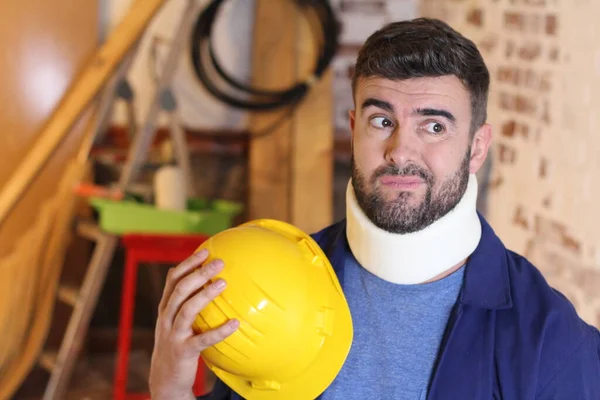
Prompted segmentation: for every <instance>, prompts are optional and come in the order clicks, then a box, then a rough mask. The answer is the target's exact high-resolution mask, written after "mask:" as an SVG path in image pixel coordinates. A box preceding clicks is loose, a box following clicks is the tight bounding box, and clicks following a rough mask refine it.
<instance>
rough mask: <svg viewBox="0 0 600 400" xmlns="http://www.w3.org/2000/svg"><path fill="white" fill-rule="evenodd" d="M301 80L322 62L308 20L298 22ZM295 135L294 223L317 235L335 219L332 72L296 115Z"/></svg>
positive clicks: (293, 144)
mask: <svg viewBox="0 0 600 400" xmlns="http://www.w3.org/2000/svg"><path fill="white" fill-rule="evenodd" d="M297 32H298V36H299V37H298V40H297V46H296V48H297V52H296V55H297V56H296V66H297V74H298V79H304V77H306V76H309V75H310V74H311V73H312V71H313V70H314V67H315V63H316V62H315V60H316V59H317V58H318V47H317V43H315V40H314V39H315V36H314V34H312V33H311V28H310V24H309V22H308V19H306V18H302V17H301V18H299V19H298V30H297ZM293 121H294V125H293V130H292V132H291V134H292V155H293V156H292V157H291V161H292V167H291V170H292V174H291V178H290V181H291V184H292V191H291V203H292V209H291V221H292V223H293V224H294V225H296V226H298V227H299V228H300V229H303V230H304V231H305V232H308V233H312V232H316V231H318V230H320V229H322V228H324V227H325V226H327V225H329V224H330V223H331V222H332V219H333V136H334V128H333V90H332V71H331V70H328V71H327V72H326V73H325V75H323V77H322V79H321V80H320V81H319V82H317V83H316V85H314V86H313V87H312V88H311V90H310V92H309V93H308V95H307V96H306V98H305V99H304V101H303V102H302V103H301V104H300V105H299V107H298V109H297V110H296V112H295V114H294V119H293Z"/></svg>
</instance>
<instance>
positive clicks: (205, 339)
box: [188, 319, 240, 352]
mask: <svg viewBox="0 0 600 400" xmlns="http://www.w3.org/2000/svg"><path fill="white" fill-rule="evenodd" d="M239 326H240V322H239V321H238V320H237V319H232V320H229V321H227V322H226V323H225V324H223V325H221V326H220V327H218V328H216V329H213V330H210V331H208V332H205V333H202V334H200V335H196V336H193V337H191V338H189V339H188V340H189V341H190V344H191V346H192V347H193V348H194V349H196V351H198V352H201V351H203V350H204V349H206V348H207V347H210V346H214V345H215V344H217V343H219V342H221V341H223V340H225V339H227V338H228V337H229V336H230V335H231V334H232V333H233V332H235V331H236V330H237V329H238V328H239Z"/></svg>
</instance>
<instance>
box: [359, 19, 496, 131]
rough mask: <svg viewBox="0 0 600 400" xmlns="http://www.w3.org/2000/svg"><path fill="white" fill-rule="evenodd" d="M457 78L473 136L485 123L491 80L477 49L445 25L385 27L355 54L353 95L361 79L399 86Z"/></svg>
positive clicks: (418, 23)
mask: <svg viewBox="0 0 600 400" xmlns="http://www.w3.org/2000/svg"><path fill="white" fill-rule="evenodd" d="M445 75H455V76H456V77H457V78H459V79H460V80H461V82H463V84H464V85H465V87H466V89H467V90H468V91H469V93H470V95H471V115H472V117H471V134H474V133H475V131H476V130H477V129H479V128H480V127H481V126H482V125H483V124H484V123H485V122H486V120H487V102H488V92H489V86H490V74H489V71H488V69H487V66H486V65H485V62H484V60H483V57H482V56H481V53H480V52H479V50H478V49H477V46H476V45H475V44H474V43H473V42H472V41H471V40H469V39H467V38H466V37H464V36H463V35H461V34H460V33H458V32H457V31H455V30H454V29H452V28H451V27H450V26H449V25H448V24H446V23H445V22H443V21H440V20H437V19H431V18H417V19H413V20H407V21H400V22H394V23H391V24H388V25H386V26H384V27H383V28H381V29H380V30H378V31H377V32H375V33H373V34H372V35H371V36H370V37H369V38H368V39H367V41H366V42H365V44H364V45H363V46H362V48H361V49H360V51H359V53H358V58H357V60H356V66H355V68H354V76H353V78H352V92H353V93H354V94H355V93H356V85H357V82H358V80H359V79H360V78H368V77H373V76H377V77H382V78H386V79H390V80H403V79H410V78H421V77H439V76H445Z"/></svg>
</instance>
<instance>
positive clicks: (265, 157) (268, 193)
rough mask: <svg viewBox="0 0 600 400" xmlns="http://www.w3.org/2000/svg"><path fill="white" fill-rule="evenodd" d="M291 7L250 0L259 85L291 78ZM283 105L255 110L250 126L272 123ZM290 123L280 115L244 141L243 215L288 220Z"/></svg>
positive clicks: (286, 82) (281, 83)
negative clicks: (246, 164) (245, 203)
mask: <svg viewBox="0 0 600 400" xmlns="http://www.w3.org/2000/svg"><path fill="white" fill-rule="evenodd" d="M296 18H297V12H296V7H295V6H294V5H293V4H292V3H291V2H290V1H288V0H283V1H281V0H277V1H273V0H256V11H255V23H254V44H253V55H252V82H253V85H254V86H256V87H260V88H264V89H282V88H284V87H289V86H290V85H292V84H294V83H295V82H296V62H295V56H294V49H295V46H296V29H295V25H296V24H295V21H296ZM286 112H287V110H279V111H277V112H269V113H256V114H253V115H252V116H251V118H250V121H251V122H250V129H251V131H252V132H261V131H264V130H265V129H268V128H269V127H270V126H272V125H273V124H274V123H277V122H278V121H279V120H280V119H281V118H282V116H284V115H285V113H286ZM292 129H293V123H292V120H291V118H286V119H284V120H283V121H282V123H280V124H278V125H277V127H276V128H275V129H273V130H272V131H270V133H269V134H268V135H265V136H260V137H257V138H253V139H251V141H250V147H249V158H250V160H249V188H250V189H249V193H248V195H249V198H248V208H249V210H248V211H249V214H248V215H249V217H250V218H251V219H254V218H274V219H279V220H282V221H290V195H289V194H290V181H289V176H290V167H291V164H290V151H291V150H290V146H291V139H292V135H291V132H292Z"/></svg>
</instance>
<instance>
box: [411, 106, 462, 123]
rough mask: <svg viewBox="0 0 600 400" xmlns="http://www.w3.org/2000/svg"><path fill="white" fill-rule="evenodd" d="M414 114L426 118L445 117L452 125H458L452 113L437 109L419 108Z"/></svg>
mask: <svg viewBox="0 0 600 400" xmlns="http://www.w3.org/2000/svg"><path fill="white" fill-rule="evenodd" d="M413 114H415V115H422V116H424V117H444V118H446V119H447V120H448V121H450V122H451V123H452V124H456V117H455V116H454V115H452V113H451V112H450V111H447V110H442V109H437V108H417V109H416V110H415V111H414V112H413Z"/></svg>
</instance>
